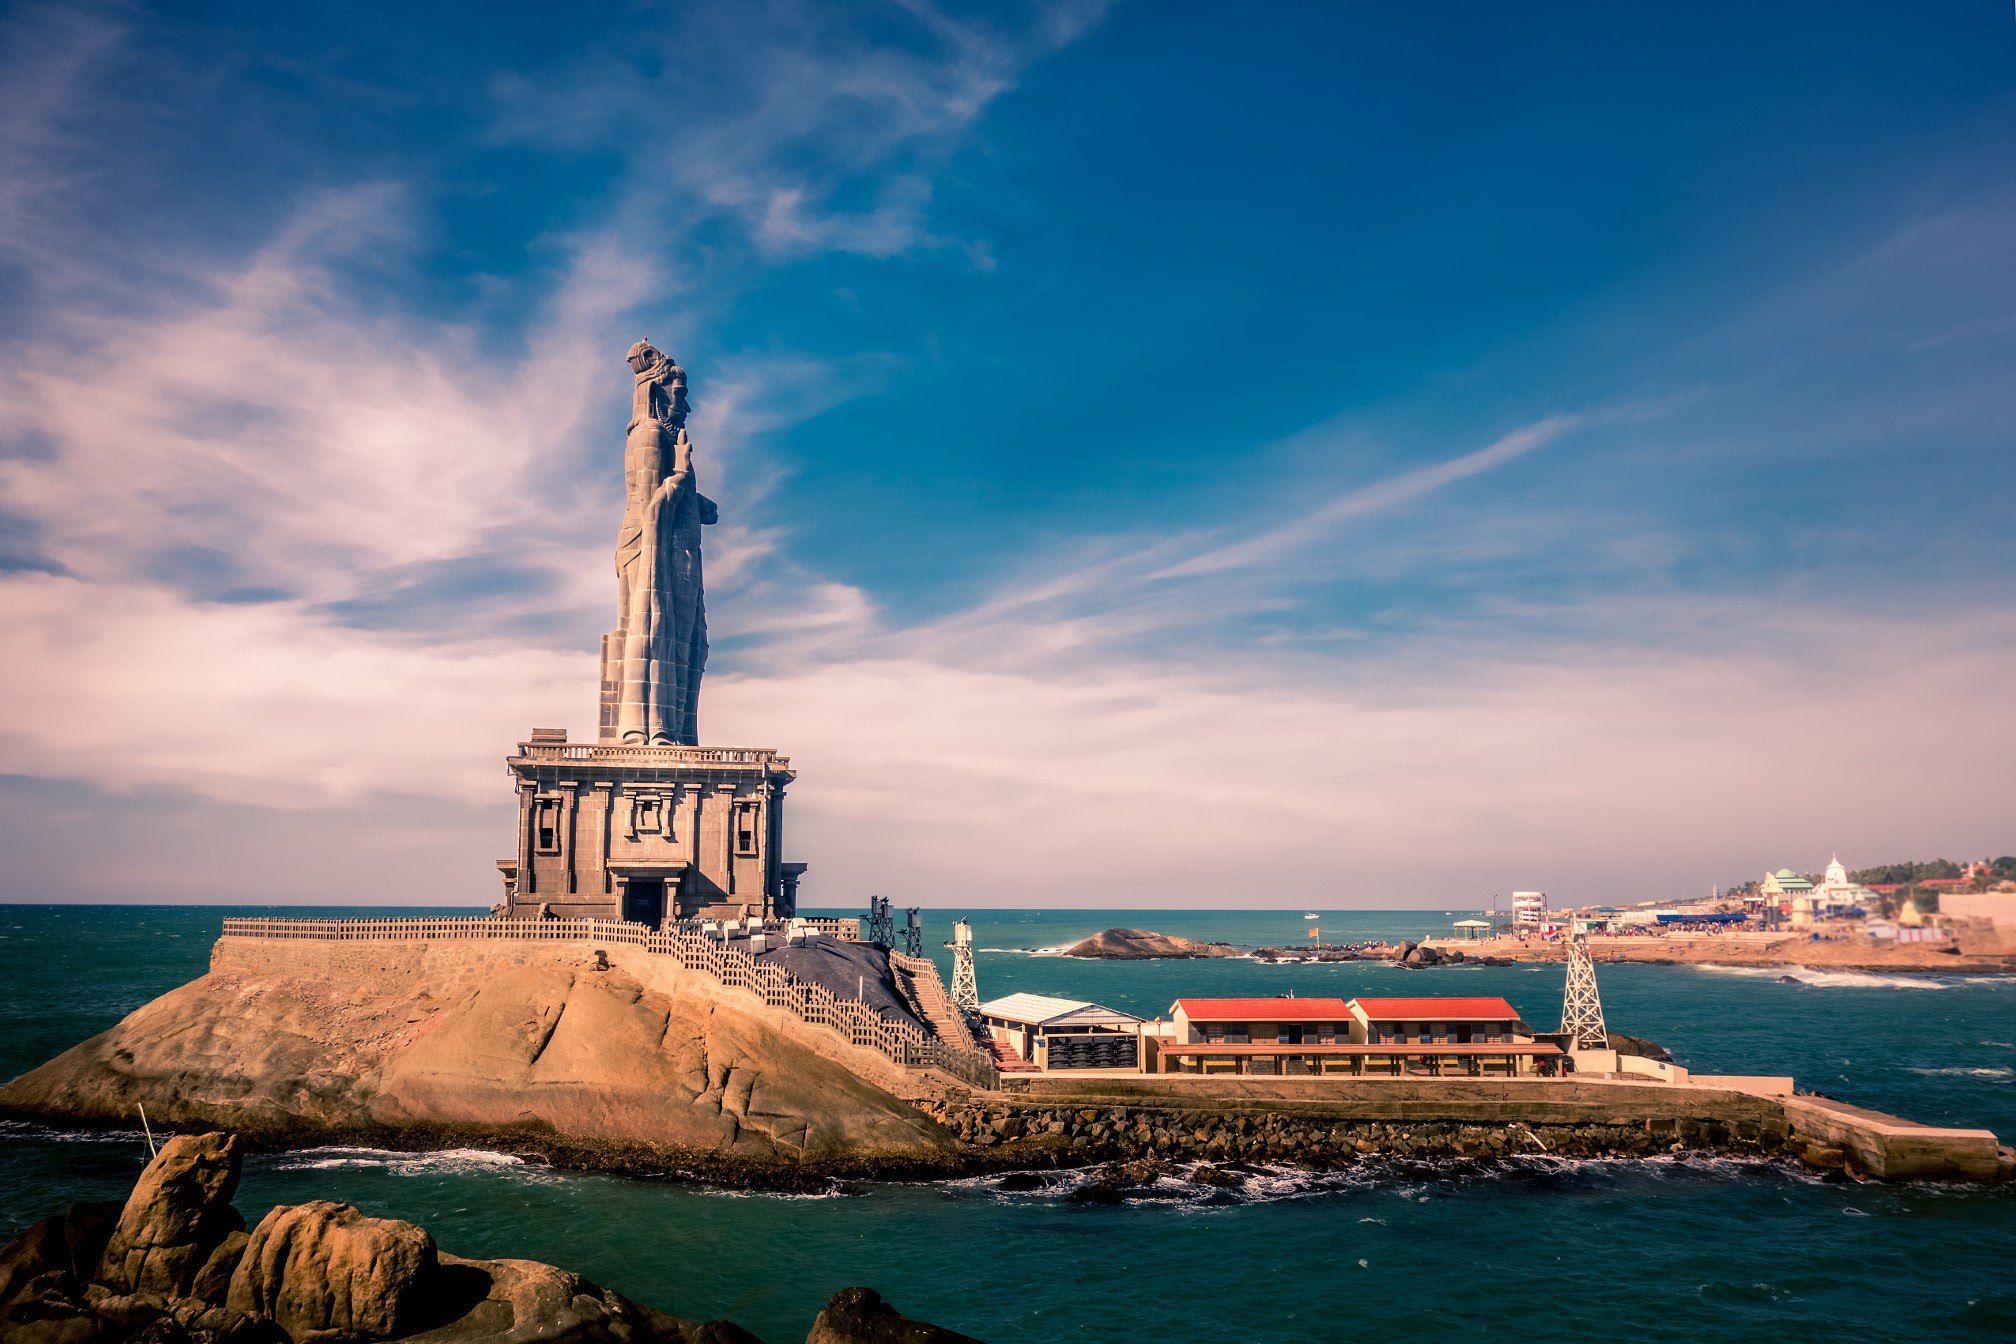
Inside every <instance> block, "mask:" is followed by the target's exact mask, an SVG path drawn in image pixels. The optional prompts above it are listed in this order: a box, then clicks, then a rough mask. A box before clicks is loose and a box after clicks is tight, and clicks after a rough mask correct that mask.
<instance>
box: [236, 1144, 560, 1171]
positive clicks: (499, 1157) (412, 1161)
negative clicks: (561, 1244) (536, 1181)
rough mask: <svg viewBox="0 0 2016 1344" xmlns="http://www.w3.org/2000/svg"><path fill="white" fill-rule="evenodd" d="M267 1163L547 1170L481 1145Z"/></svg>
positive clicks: (306, 1152) (335, 1153)
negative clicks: (431, 1150) (420, 1151)
mask: <svg viewBox="0 0 2016 1344" xmlns="http://www.w3.org/2000/svg"><path fill="white" fill-rule="evenodd" d="M268 1165H269V1166H270V1167H271V1168H272V1169H273V1170H275V1171H340V1170H379V1171H385V1172H388V1173H390V1174H391V1175H394V1176H452V1175H467V1174H470V1173H473V1172H490V1171H503V1170H511V1169H515V1168H525V1169H528V1170H536V1171H545V1170H549V1169H550V1168H548V1167H546V1166H545V1164H544V1163H533V1162H527V1161H526V1160H525V1159H524V1158H522V1157H517V1156H514V1155H513V1154H511V1153H493V1152H490V1151H489V1150H487V1149H483V1148H443V1149H440V1150H438V1151H436V1152H431V1153H402V1152H395V1151H393V1150H391V1149H387V1148H342V1147H330V1148H302V1149H299V1150H298V1151H295V1152H290V1153H281V1154H278V1155H277V1156H275V1157H273V1158H272V1159H270V1160H269V1162H268Z"/></svg>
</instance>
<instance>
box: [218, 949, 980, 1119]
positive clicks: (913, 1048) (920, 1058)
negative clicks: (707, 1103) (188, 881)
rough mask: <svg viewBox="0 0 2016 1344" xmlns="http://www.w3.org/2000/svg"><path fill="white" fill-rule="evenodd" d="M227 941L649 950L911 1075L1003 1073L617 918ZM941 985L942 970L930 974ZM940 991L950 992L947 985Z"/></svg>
mask: <svg viewBox="0 0 2016 1344" xmlns="http://www.w3.org/2000/svg"><path fill="white" fill-rule="evenodd" d="M814 923H815V924H829V923H830V924H835V925H847V924H853V925H855V927H856V929H857V930H858V928H859V921H858V920H819V921H814ZM224 936H225V937H226V938H257V939H266V940H277V941H289V942H300V941H306V942H354V943H366V942H477V941H490V942H537V943H603V944H616V945H620V946H624V947H636V948H641V949H642V950H643V951H644V952H645V953H646V954H647V955H651V956H661V957H671V958H674V959H676V960H677V961H678V963H679V965H680V966H682V967H684V968H685V969H686V970H689V971H699V972H701V973H702V974H705V975H707V976H708V977H710V978H712V979H714V980H716V981H718V982H719V983H721V984H723V985H726V986H728V987H729V988H731V989H740V990H745V991H747V992H748V993H751V994H753V995H755V996H756V997H757V998H758V999H760V1000H761V1001H762V1002H763V1003H764V1004H766V1005H767V1006H769V1007H772V1008H781V1009H783V1010H784V1011H785V1012H787V1013H790V1014H791V1015H792V1016H793V1017H796V1018H798V1019H799V1020H800V1021H804V1022H809V1023H811V1024H812V1025H814V1026H819V1027H825V1028H827V1029H829V1030H831V1031H834V1032H837V1033H838V1034H839V1035H840V1037H841V1038H842V1039H843V1040H845V1041H847V1042H848V1043H849V1044H850V1045H858V1046H862V1047H864V1048H866V1049H869V1050H874V1051H876V1052H877V1053H879V1054H881V1055H883V1056H885V1057H886V1058H888V1059H890V1060H893V1061H894V1062H896V1063H897V1064H900V1065H902V1066H903V1067H904V1068H909V1069H925V1068H933V1069H938V1070H941V1071H942V1072H945V1073H948V1074H951V1075H952V1076H953V1077H955V1078H958V1079H960V1080H961V1081H962V1082H967V1083H971V1084H973V1085H974V1086H976V1087H983V1088H987V1089H989V1090H992V1089H994V1088H996V1087H998V1086H999V1085H1000V1081H1001V1075H1000V1073H999V1072H998V1071H997V1070H996V1069H995V1067H994V1062H993V1061H992V1060H990V1059H988V1058H986V1057H985V1056H983V1055H981V1054H980V1053H979V1052H978V1051H976V1050H972V1049H965V1048H961V1047H960V1046H959V1045H957V1044H955V1043H953V1042H950V1041H946V1040H943V1039H940V1038H938V1037H934V1036H930V1035H927V1034H925V1033H924V1032H923V1031H921V1030H919V1029H918V1028H917V1027H915V1026H913V1025H911V1024H910V1023H908V1022H902V1021H891V1020H890V1019H888V1018H885V1017H883V1016H882V1015H881V1014H880V1013H878V1012H876V1011H875V1010H874V1009H873V1008H870V1007H869V1006H868V1005H867V1004H865V1003H862V1002H861V1001H860V1000H859V999H844V998H840V997H839V996H837V995H835V994H834V993H833V992H832V991H831V990H829V989H827V988H826V987H825V986H823V985H814V984H806V983H803V982H801V981H799V980H797V979H794V978H793V977H792V976H791V975H790V974H789V973H788V972H786V971H784V970H782V969H780V968H779V967H776V966H772V965H769V964H767V963H764V962H760V961H758V960H756V958H754V957H752V956H750V955H749V954H748V953H747V952H744V951H743V950H742V949H741V948H739V947H731V946H729V945H727V944H726V943H724V942H722V941H719V940H717V939H714V938H710V937H707V936H705V935H703V934H700V933H697V932H689V931H687V930H685V929H680V928H665V929H654V928H650V927H649V926H647V925H643V924H632V923H628V922H626V921H623V920H614V919H484V918H481V917H477V918H465V919H268V918H263V917H249V918H232V919H227V920H225V921H224ZM931 976H932V978H933V979H934V980H935V979H936V978H937V970H936V969H935V968H931ZM940 992H941V993H942V992H943V989H942V986H941V987H940Z"/></svg>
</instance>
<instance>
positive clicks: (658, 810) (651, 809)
mask: <svg viewBox="0 0 2016 1344" xmlns="http://www.w3.org/2000/svg"><path fill="white" fill-rule="evenodd" d="M637 829H638V830H639V831H642V832H645V833H646V834H649V835H656V834H658V832H660V831H662V830H664V829H665V804H664V803H663V802H662V801H660V800H659V799H656V798H639V799H638V800H637Z"/></svg>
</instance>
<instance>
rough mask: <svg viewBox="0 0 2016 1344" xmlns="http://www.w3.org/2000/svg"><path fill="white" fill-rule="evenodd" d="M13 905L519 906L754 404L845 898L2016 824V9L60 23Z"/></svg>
mask: <svg viewBox="0 0 2016 1344" xmlns="http://www.w3.org/2000/svg"><path fill="white" fill-rule="evenodd" d="M4 15H5V17H4V19H0V87H4V88H6V89H7V90H8V91H9V92H8V94H7V96H6V97H5V98H4V99H0V341H4V342H5V345H6V350H5V355H6V358H5V360H4V361H0V363H4V367H0V619H4V620H5V621H6V623H7V628H8V629H9V630H10V641H9V643H10V650H11V652H10V657H9V658H8V659H7V660H6V665H5V667H4V668H0V773H4V776H5V780H4V784H0V792H4V795H5V797H6V799H7V806H6V809H5V813H4V816H5V820H4V822H0V826H4V828H5V829H4V830H0V835H4V837H5V843H6V845H7V848H8V850H9V852H10V853H11V854H14V855H16V856H17V859H18V861H17V862H15V863H14V864H12V865H11V871H10V872H9V873H8V875H7V877H6V879H5V881H4V883H0V898H5V899H16V900H22V899H44V898H49V899H139V898H144V897H149V896H152V897H157V898H162V899H230V898H242V899H259V898H266V897H280V898H299V899H303V900H329V899H356V900H373V899H377V900H385V901H396V902H411V901H416V900H433V899H439V900H443V901H460V900H469V901H477V900H488V899H490V898H491V896H492V894H493V893H492V891H491V888H492V886H493V885H494V883H495V878H494V875H493V874H492V873H491V872H490V870H489V860H490V859H491V858H492V857H494V855H495V854H498V853H503V852H505V849H506V848H507V846H508V843H509V840H508V835H509V826H510V821H511V799H510V795H509V790H508V788H507V787H506V785H505V780H504V777H503V773H502V770H501V767H500V765H499V760H500V757H501V754H502V753H503V751H504V750H505V749H506V748H507V747H508V745H509V743H511V742H513V741H515V740H517V739H518V738H519V736H521V735H522V733H523V732H524V731H525V730H526V729H528V728H529V727H530V726H532V724H533V723H540V724H545V723H549V722H550V723H555V724H560V723H565V724H568V725H571V726H572V727H573V728H574V729H575V731H576V732H577V733H578V734H585V733H587V732H588V731H590V729H591V727H592V721H593V676H594V674H593V670H592V669H593V666H594V648H595V643H596V640H597V638H598V637H599V634H600V632H601V631H602V630H603V629H604V628H606V627H607V625H608V624H609V623H610V619H611V613H610V606H611V602H612V600H613V593H612V591H611V590H612V589H613V584H612V583H611V581H610V574H609V558H608V551H609V547H610V545H611V542H612V539H613V528H614V522H615V518H616V515H617V512H618V511H619V508H620V488H621V485H620V472H619V469H618V463H619V462H620V451H621V440H622V429H623V421H624V419H625V417H626V415H627V410H628V400H627V386H628V378H627V374H626V373H625V371H624V370H623V368H622V365H621V354H622V351H623V350H624V348H626V347H627V346H628V344H629V343H630V342H631V341H632V340H634V339H636V337H637V336H639V335H644V334H648V335H650V336H651V337H653V338H654V339H655V340H657V341H659V342H660V343H661V344H663V345H665V346H666V347H667V348H669V349H671V350H672V351H673V352H674V353H675V354H676V355H677V356H678V357H679V359H680V360H681V361H682V363H684V364H685V365H686V367H687V368H688V369H689V370H690V372H691V376H692V381H693V400H694V403H695V407H696V417H695V423H694V434H695V438H696V441H697V443H698V445H699V451H700V453H701V470H702V472H703V474H704V475H705V477H706V488H707V489H708V491H709V493H710V494H711V495H713V496H714V497H716V498H717V499H718V500H720V502H721V504H722V512H723V522H722V524H721V526H720V527H718V528H716V529H714V530H713V532H712V534H711V535H710V540H709V544H710V551H709V557H708V564H709V584H710V587H709V597H710V617H711V623H712V627H713V632H714V635H715V645H716V654H715V659H714V662H713V664H712V666H711V668H710V674H709V681H708V686H707V690H706V692H705V694H704V698H703V712H702V733H703V737H704V738H706V739H708V740H712V741H728V740H731V739H732V740H735V741H747V742H758V743H761V744H764V745H774V746H777V747H780V748H782V749H784V750H786V751H788V752H790V753H791V754H792V755H793V757H794V759H795V760H796V761H797V763H798V765H799V768H800V770H801V772H802V778H801V781H800V783H799V785H798V786H797V788H796V789H795V790H794V793H793V803H792V805H793V807H794V808H795V809H796V813H795V815H794V818H793V821H792V826H793V835H794V839H793V847H794V848H795V849H796V850H798V851H799V856H800V857H803V858H806V859H808V860H809V861H810V862H811V863H812V865H813V868H812V873H811V876H809V877H808V879H807V888H806V890H807V898H808V900H810V901H812V902H816V903H821V904H826V903H831V904H854V903H858V902H860V901H862V900H864V899H865V897H866V895H867V894H868V893H869V892H871V891H883V892H886V893H888V894H890V895H892V896H895V897H897V898H898V899H899V900H901V901H903V902H906V903H924V904H932V903H939V904H956V903H962V902H965V903H982V902H984V903H993V904H1071V903H1083V904H1098V905H1121V904H1138V905H1146V906H1154V905H1179V904H1187V905H1233V904H1253V905H1281V906H1289V905H1295V906H1303V905H1306V906H1309V907H1310V908H1320V907H1321V906H1323V905H1325V904H1328V905H1332V906H1342V905H1372V906H1380V905H1386V906H1392V905H1416V904H1419V905H1436V906H1444V905H1448V904H1451V903H1457V904H1467V903H1480V902H1482V901H1484V900H1486V899H1488V898H1489V897H1490V895H1491V894H1493V893H1497V892H1504V891H1508V890H1510V889H1512V888H1514V887H1522V888H1523V887H1532V886H1543V887H1547V888H1548V889H1549V890H1551V891H1556V892H1559V893H1560V894H1561V896H1562V897H1563V898H1566V899H1579V898H1587V899H1652V898H1657V897H1664V896H1668V895H1671V894H1674V893H1676V892H1683V891H1684V892H1693V891H1697V890H1705V889H1706V888H1707V887H1708V885H1709V884H1710V883H1714V882H1725V883H1726V882H1730V881H1735V880H1741V879H1743V878H1746V877H1749V876H1753V875H1755V871H1756V870H1757V869H1759V868H1762V867H1765V866H1767V865H1768V866H1772V867H1776V866H1779V865H1781V864H1791V865H1793V866H1795V867H1802V868H1815V867H1817V866H1819V865H1820V864H1821V863H1824V861H1825V859H1826V857H1827V854H1828V852H1829V851H1831V850H1835V849H1838V850H1840V852H1841V853H1842V856H1843V857H1844V858H1846V859H1848V860H1849V861H1850V862H1851V864H1852V863H1860V862H1869V863H1874V862H1879V861H1887V860H1891V859H1896V858H1903V857H1913V856H1918V857H1925V856H1930V855H1931V854H1934V853H1945V854H1949V855H1952V856H1955V857H1959V856H1975V855H1979V854H1983V853H1989V852H1993V853H2003V852H2006V851H2007V850H2008V849H2010V848H2011V847H2012V844H2016V837H2012V835H2011V834H2010V831H2009V816H2010V814H2009V809H2008V806H2007V802H2006V799H2007V779H2008V765H2007V763H2008V762H2009V761H2010V760H2011V759H2012V757H2016V753H2012V748H2016V715H2012V714H2011V712H2010V709H2009V696H2008V694H2007V691H2006V689H2005V684H2006V683H2007V682H2008V681H2009V680H2010V673H2009V668H2010V666H2011V658H2010V655H2011V651H2012V645H2016V619H2012V613H2011V611H2010V607H2009V601H2008V596H2007V595H2008V593H2009V591H2010V579H2011V577H2012V573H2016V541H2012V535H2016V534H2012V528H2011V526H2010V518H2011V503H2010V501H2011V499H2012V498H2016V456H2012V453H2011V451H2010V450H2011V446H2012V445H2011V438H2012V433H2016V431H2012V429H2011V426H2012V425H2016V415H2012V411H2016V383H2012V380H2011V377H2010V374H2009V372H2008V371H2009V370H2010V369H2011V368H2012V367H2016V266H2012V265H2011V264H2010V262H2009V258H2010V256H2011V254H2012V250H2016V247H2012V245H2016V175H2012V170H2011V167H2010V165H2011V162H2012V157H2011V153H2012V150H2016V75H2012V72H2016V16H2012V13H2011V11H2010V10H2009V8H2008V7H2007V6H2006V5H2003V6H1995V5H1987V4H1976V5H1945V6H1861V7H1858V6H1841V5H1830V6H1818V5H1815V6H1796V5H1783V6H1771V7H1768V8H1767V9H1766V10H1764V11H1762V12H1759V11H1758V9H1757V7H1719V8H1718V7H1698V8H1695V9H1691V10H1687V11H1684V12H1682V11H1672V10H1664V11H1660V10H1646V9H1634V8H1619V7H1614V6H1595V5H1560V6H1550V7H1545V8H1541V9H1534V8H1515V7H1504V6H1453V7H1437V8H1434V9H1432V10H1431V9H1425V8H1421V7H1403V6H1384V7H1374V6H1342V5H1320V4H1280V5H1272V6H1266V7H1261V8H1259V9H1257V10H1253V11H1250V12H1234V11H1229V10H1227V9H1226V8H1225V7H1223V6H1205V5H1185V4H1163V5H1146V4H1138V3H1137V4H1117V5H1113V6H1110V7H1106V6H1100V5H1071V4H1058V5H1004V6H960V7H946V8H934V7H931V6H927V5H924V4H887V5H873V4H861V5H847V6H840V5H809V4H808V5H795V4H788V3H775V4H747V5H745V4H726V3H715V4H709V5H705V6H690V7H689V6H677V5H673V6H652V5H630V6H623V7H575V9H573V10H570V11H569V12H566V13H562V12H559V11H557V10H556V9H554V8H553V7H548V6H523V7H515V8H514V7H511V6H485V7H480V8H473V7H472V8H453V7H400V8H393V7H383V8H377V9H368V8H363V7H359V6H355V5H347V6H341V7H336V6H317V5H312V4H307V5H293V6H287V7H272V6H253V5H216V6H199V5H183V6H178V7H175V8H173V9H155V8H148V7H145V6H140V5H108V6H99V7H94V6H89V5H63V6H37V5H14V6H10V7H7V8H6V10H5V11H4Z"/></svg>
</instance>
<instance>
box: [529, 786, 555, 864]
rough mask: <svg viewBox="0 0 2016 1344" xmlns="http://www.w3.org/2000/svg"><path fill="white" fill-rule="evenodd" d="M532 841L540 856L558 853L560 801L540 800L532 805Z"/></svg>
mask: <svg viewBox="0 0 2016 1344" xmlns="http://www.w3.org/2000/svg"><path fill="white" fill-rule="evenodd" d="M532 808H533V815H532V826H533V832H532V834H533V839H534V840H535V841H536V842H537V844H538V849H539V852H540V853H541V854H558V853H559V852H560V800H559V799H558V798H541V799H538V800H537V801H535V802H534V803H533V804H532Z"/></svg>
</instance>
